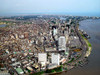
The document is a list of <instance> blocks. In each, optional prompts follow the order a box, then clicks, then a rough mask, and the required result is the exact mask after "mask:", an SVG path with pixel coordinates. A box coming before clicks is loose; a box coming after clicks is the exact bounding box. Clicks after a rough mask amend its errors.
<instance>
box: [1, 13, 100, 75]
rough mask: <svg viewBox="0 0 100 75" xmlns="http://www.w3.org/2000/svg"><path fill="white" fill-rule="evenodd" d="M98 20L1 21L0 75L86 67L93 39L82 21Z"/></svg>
mask: <svg viewBox="0 0 100 75" xmlns="http://www.w3.org/2000/svg"><path fill="white" fill-rule="evenodd" d="M91 18H92V19H98V17H87V16H66V15H27V16H11V17H0V25H2V26H0V73H1V72H2V73H4V74H9V75H41V74H54V73H60V72H63V71H68V70H70V69H72V68H74V67H77V66H83V65H84V64H86V63H87V58H88V56H89V55H90V53H91V50H92V46H91V43H90V42H89V41H88V39H90V36H89V35H88V34H87V33H86V32H85V31H83V30H80V29H79V21H82V20H85V19H91Z"/></svg>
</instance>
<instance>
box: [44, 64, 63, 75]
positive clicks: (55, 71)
mask: <svg viewBox="0 0 100 75" xmlns="http://www.w3.org/2000/svg"><path fill="white" fill-rule="evenodd" d="M62 68H63V66H62V65H61V66H60V67H57V68H54V69H48V70H46V73H57V72H62V71H63V70H62Z"/></svg>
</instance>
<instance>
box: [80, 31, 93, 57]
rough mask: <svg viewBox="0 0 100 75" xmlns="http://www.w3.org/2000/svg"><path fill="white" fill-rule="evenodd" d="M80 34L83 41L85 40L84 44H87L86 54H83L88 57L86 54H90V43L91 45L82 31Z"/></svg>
mask: <svg viewBox="0 0 100 75" xmlns="http://www.w3.org/2000/svg"><path fill="white" fill-rule="evenodd" d="M80 34H81V36H82V38H83V39H84V41H85V42H86V44H87V46H88V50H87V51H86V54H85V57H88V56H89V55H90V54H91V51H92V45H91V43H90V42H89V41H88V39H86V38H85V37H84V36H83V34H82V32H80Z"/></svg>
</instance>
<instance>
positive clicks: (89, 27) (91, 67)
mask: <svg viewBox="0 0 100 75" xmlns="http://www.w3.org/2000/svg"><path fill="white" fill-rule="evenodd" d="M79 28H80V29H82V30H84V31H86V32H87V34H88V35H90V36H91V39H90V40H89V41H90V43H91V44H92V52H91V55H90V56H89V57H88V60H89V62H88V64H87V65H84V66H83V67H78V68H74V69H72V70H70V71H68V72H63V73H61V74H57V75H100V19H97V20H93V19H89V20H84V21H81V22H80V27H79Z"/></svg>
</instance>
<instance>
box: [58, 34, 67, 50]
mask: <svg viewBox="0 0 100 75" xmlns="http://www.w3.org/2000/svg"><path fill="white" fill-rule="evenodd" d="M58 49H59V51H62V50H66V38H65V36H60V37H59V39H58Z"/></svg>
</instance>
